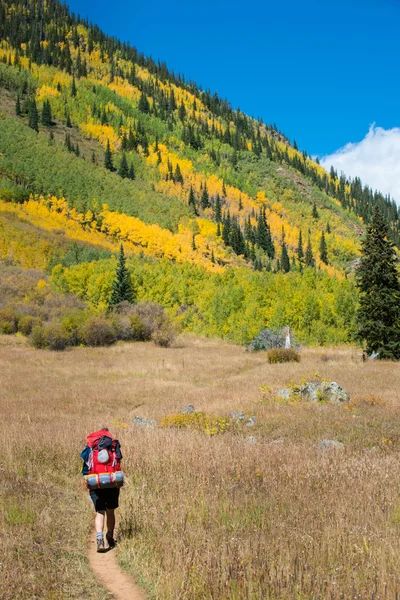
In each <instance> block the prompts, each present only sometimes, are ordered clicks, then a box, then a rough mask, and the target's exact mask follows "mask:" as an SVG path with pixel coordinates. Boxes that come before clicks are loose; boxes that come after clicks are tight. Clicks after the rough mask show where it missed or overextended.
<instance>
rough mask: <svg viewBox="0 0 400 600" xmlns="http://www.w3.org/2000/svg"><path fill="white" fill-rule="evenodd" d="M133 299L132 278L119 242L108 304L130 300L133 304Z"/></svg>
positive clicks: (113, 304) (111, 305)
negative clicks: (115, 268)
mask: <svg viewBox="0 0 400 600" xmlns="http://www.w3.org/2000/svg"><path fill="white" fill-rule="evenodd" d="M134 301H135V294H134V291H133V286H132V280H131V276H130V273H129V271H128V269H127V267H126V258H125V254H124V248H123V246H122V244H121V246H120V250H119V256H118V265H117V270H116V272H115V279H114V281H113V285H112V291H111V298H110V301H109V306H110V307H113V306H116V305H117V304H120V303H121V302H130V303H131V304H133V302H134Z"/></svg>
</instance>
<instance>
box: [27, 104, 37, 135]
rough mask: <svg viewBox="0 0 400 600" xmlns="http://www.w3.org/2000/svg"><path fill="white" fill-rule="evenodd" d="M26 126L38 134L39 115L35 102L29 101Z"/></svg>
mask: <svg viewBox="0 0 400 600" xmlns="http://www.w3.org/2000/svg"><path fill="white" fill-rule="evenodd" d="M28 125H29V127H31V128H32V129H34V130H35V131H36V132H39V113H38V109H37V106H36V101H35V100H31V102H30V104H29V113H28Z"/></svg>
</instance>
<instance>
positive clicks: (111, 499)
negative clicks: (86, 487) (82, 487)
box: [89, 488, 119, 512]
mask: <svg viewBox="0 0 400 600" xmlns="http://www.w3.org/2000/svg"><path fill="white" fill-rule="evenodd" d="M89 496H90V498H91V500H92V502H93V504H94V508H95V510H96V512H100V511H101V510H107V508H118V498H119V488H106V489H104V490H90V492H89Z"/></svg>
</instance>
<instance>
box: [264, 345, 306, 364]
mask: <svg viewBox="0 0 400 600" xmlns="http://www.w3.org/2000/svg"><path fill="white" fill-rule="evenodd" d="M267 360H268V362H269V363H270V364H276V363H286V362H300V353H299V352H298V351H297V350H295V349H294V348H273V349H272V350H268V352H267Z"/></svg>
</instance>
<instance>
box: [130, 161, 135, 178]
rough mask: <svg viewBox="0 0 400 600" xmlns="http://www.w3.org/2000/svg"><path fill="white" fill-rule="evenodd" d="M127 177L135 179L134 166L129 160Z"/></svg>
mask: <svg viewBox="0 0 400 600" xmlns="http://www.w3.org/2000/svg"><path fill="white" fill-rule="evenodd" d="M128 178H129V179H131V180H132V181H133V180H134V179H136V174H135V167H134V166H133V163H132V162H131V164H130V166H129V174H128Z"/></svg>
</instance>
